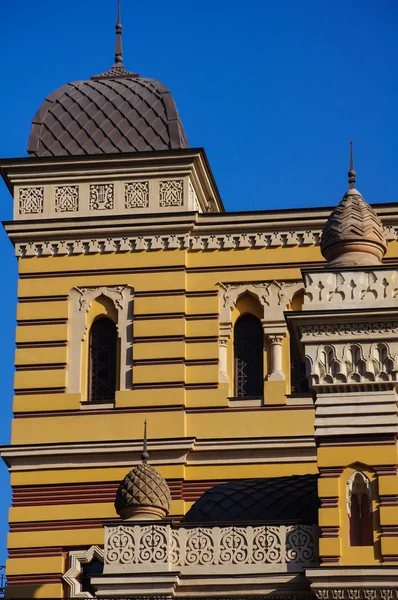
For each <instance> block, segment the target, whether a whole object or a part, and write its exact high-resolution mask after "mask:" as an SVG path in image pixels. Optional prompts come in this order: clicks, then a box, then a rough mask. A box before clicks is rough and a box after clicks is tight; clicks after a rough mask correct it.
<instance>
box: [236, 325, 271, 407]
mask: <svg viewBox="0 0 398 600" xmlns="http://www.w3.org/2000/svg"><path fill="white" fill-rule="evenodd" d="M263 340H264V334H263V328H262V325H261V321H260V319H258V318H257V317H255V316H254V315H252V314H250V313H246V314H243V315H241V316H240V317H239V318H238V320H237V321H236V323H235V327H234V363H235V396H236V397H238V398H245V397H253V396H254V397H258V396H263V394H264V342H263Z"/></svg>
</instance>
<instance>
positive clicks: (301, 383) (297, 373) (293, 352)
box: [290, 338, 310, 396]
mask: <svg viewBox="0 0 398 600" xmlns="http://www.w3.org/2000/svg"><path fill="white" fill-rule="evenodd" d="M290 377H291V388H292V395H295V396H300V395H302V394H309V393H310V386H309V383H308V378H307V375H306V370H305V362H304V361H303V360H302V358H301V356H300V353H299V351H298V348H297V344H296V343H295V341H294V340H293V339H292V338H290Z"/></svg>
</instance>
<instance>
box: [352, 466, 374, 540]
mask: <svg viewBox="0 0 398 600" xmlns="http://www.w3.org/2000/svg"><path fill="white" fill-rule="evenodd" d="M347 486H348V490H347V491H348V517H349V525H350V545H351V546H372V545H373V523H372V504H371V495H370V481H369V480H368V478H367V477H365V475H363V473H360V472H358V471H357V472H356V473H354V476H352V477H350V479H349V480H348V482H347Z"/></svg>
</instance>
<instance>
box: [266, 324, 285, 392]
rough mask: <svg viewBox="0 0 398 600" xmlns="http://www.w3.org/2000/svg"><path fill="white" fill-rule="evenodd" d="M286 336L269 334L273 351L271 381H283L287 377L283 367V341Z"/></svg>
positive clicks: (269, 378) (271, 350) (269, 376)
mask: <svg viewBox="0 0 398 600" xmlns="http://www.w3.org/2000/svg"><path fill="white" fill-rule="evenodd" d="M284 337H285V336H284V335H268V343H269V345H270V352H271V360H270V366H271V372H270V373H269V375H268V380H269V381H282V380H284V379H285V375H284V373H283V369H282V342H283V338H284Z"/></svg>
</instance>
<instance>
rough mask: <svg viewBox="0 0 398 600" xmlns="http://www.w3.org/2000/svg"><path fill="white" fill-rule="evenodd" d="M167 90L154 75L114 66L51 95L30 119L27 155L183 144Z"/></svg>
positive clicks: (165, 147)
mask: <svg viewBox="0 0 398 600" xmlns="http://www.w3.org/2000/svg"><path fill="white" fill-rule="evenodd" d="M187 147H188V142H187V139H186V136H185V132H184V129H183V126H182V123H181V120H180V117H179V115H178V112H177V108H176V105H175V102H174V99H173V97H172V95H171V92H170V91H169V90H168V88H167V87H166V86H164V85H163V84H162V83H160V82H159V81H157V80H156V79H147V78H144V77H140V76H139V75H137V74H134V73H130V72H129V71H126V70H124V69H123V70H122V71H120V72H117V71H116V69H113V70H111V71H109V72H108V73H105V74H103V75H102V76H98V77H93V78H91V79H90V80H88V81H76V82H73V83H68V84H66V85H64V86H62V87H60V88H59V89H58V90H56V91H55V92H53V93H52V94H50V95H49V96H48V97H47V98H46V99H45V101H44V102H43V104H42V106H41V107H40V108H39V110H38V112H37V113H36V115H35V117H34V118H33V121H32V129H31V133H30V138H29V143H28V152H29V154H30V155H31V156H36V157H45V156H65V155H73V156H77V155H85V154H89V155H91V154H113V153H118V152H142V151H149V150H152V151H153V150H177V149H180V148H187Z"/></svg>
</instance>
